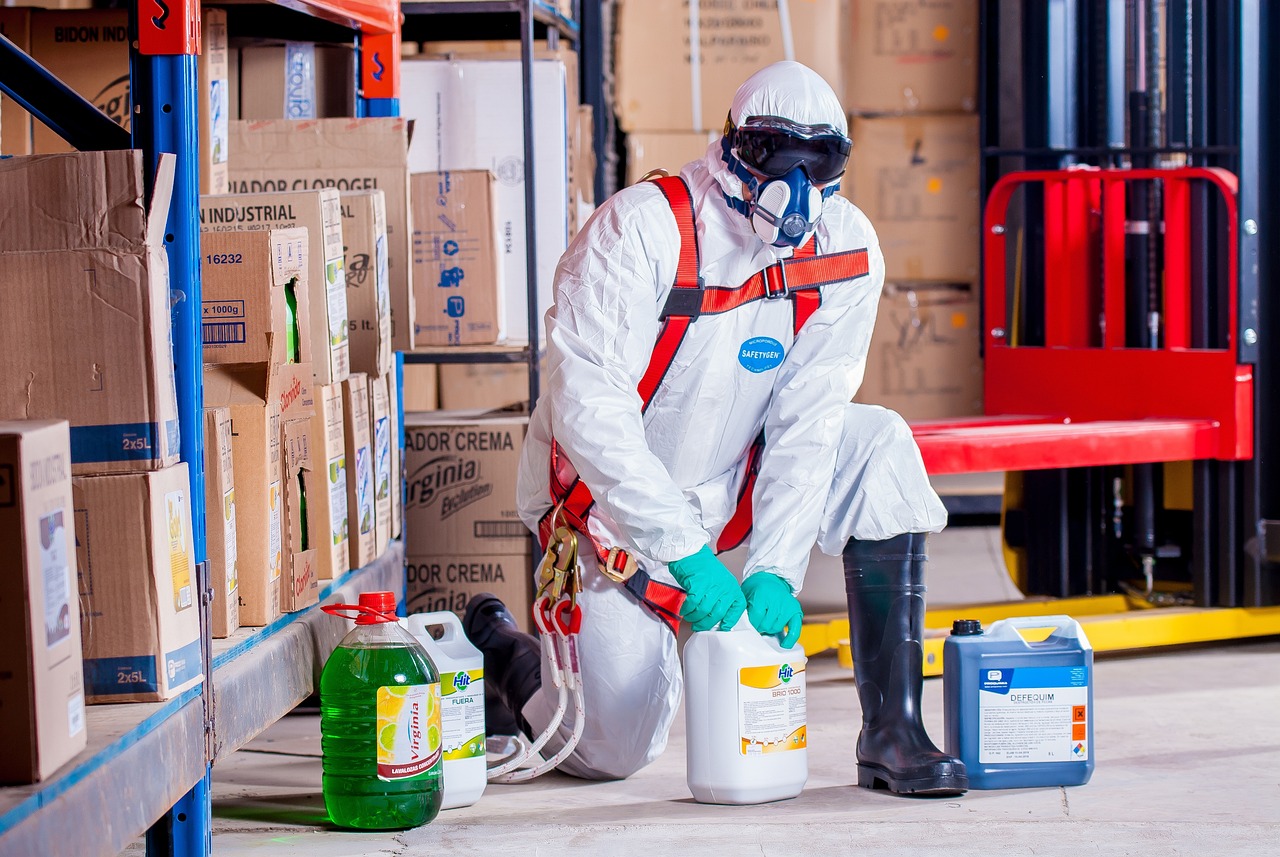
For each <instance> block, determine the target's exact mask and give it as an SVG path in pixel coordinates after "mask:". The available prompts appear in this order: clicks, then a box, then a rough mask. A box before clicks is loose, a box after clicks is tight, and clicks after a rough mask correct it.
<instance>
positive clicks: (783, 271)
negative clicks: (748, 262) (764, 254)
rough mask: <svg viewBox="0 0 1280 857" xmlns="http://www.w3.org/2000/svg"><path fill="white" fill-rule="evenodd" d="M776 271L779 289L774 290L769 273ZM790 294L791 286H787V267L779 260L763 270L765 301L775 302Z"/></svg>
mask: <svg viewBox="0 0 1280 857" xmlns="http://www.w3.org/2000/svg"><path fill="white" fill-rule="evenodd" d="M773 270H777V272H778V280H779V282H780V283H781V288H778V289H774V287H773V278H772V277H770V276H769V272H770V271H773ZM789 294H791V286H789V285H788V284H787V266H786V265H785V264H783V262H782V261H781V260H779V261H777V262H774V263H773V264H772V265H770V266H769V267H767V268H765V269H764V296H765V300H771V301H775V300H778V299H780V298H785V297H786V296H787V295H789Z"/></svg>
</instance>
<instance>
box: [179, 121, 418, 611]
mask: <svg viewBox="0 0 1280 857" xmlns="http://www.w3.org/2000/svg"><path fill="white" fill-rule="evenodd" d="M334 122H341V123H342V124H343V125H344V126H346V125H349V126H350V127H349V128H346V130H347V131H349V132H350V133H351V134H352V135H353V136H355V137H358V138H362V139H366V140H367V139H370V138H373V139H381V140H383V141H387V142H389V145H390V147H391V149H392V154H390V155H388V156H387V158H388V160H394V159H395V157H396V156H395V155H394V149H395V146H396V144H397V141H398V142H399V152H400V155H399V158H400V163H401V167H400V169H399V172H398V174H397V173H396V170H395V169H394V168H391V167H385V166H384V168H383V169H381V171H380V172H379V171H378V169H377V167H376V166H375V167H369V165H368V164H367V163H366V164H365V165H363V168H364V169H366V170H368V171H369V172H367V173H366V174H365V178H364V179H361V178H360V177H359V176H360V174H359V173H358V172H356V171H357V170H358V169H359V167H358V165H356V164H355V162H354V161H348V166H347V167H331V168H323V167H320V166H316V164H317V162H322V161H325V160H329V161H333V160H336V159H340V157H341V153H342V151H344V149H343V148H342V147H341V146H339V145H335V146H333V147H331V148H327V149H325V151H322V152H317V151H315V150H316V149H317V147H321V148H323V147H324V145H325V142H326V140H343V139H345V138H343V137H342V135H341V131H342V130H343V129H341V128H338V127H337V126H335V125H334V124H332V123H334ZM370 122H371V123H372V124H370ZM370 122H348V121H347V120H321V121H320V122H286V121H273V122H269V123H263V124H261V125H258V126H257V127H249V125H248V123H235V124H234V125H233V134H234V137H235V139H236V140H237V142H239V143H241V145H240V147H239V149H238V152H239V155H238V156H237V158H236V159H233V161H232V164H231V172H232V178H231V181H232V184H233V186H234V185H237V184H241V185H242V186H245V185H248V186H252V187H253V188H254V189H255V190H257V191H259V192H255V193H242V194H228V195H217V196H205V197H202V198H201V204H200V217H201V227H202V230H203V232H204V234H203V236H202V242H203V254H204V257H203V266H202V268H203V271H202V273H203V278H204V316H203V317H204V327H203V330H204V344H205V359H206V361H207V365H206V368H205V403H206V406H208V407H210V408H226V409H227V412H228V414H229V417H230V424H231V425H230V436H231V443H230V457H231V459H232V462H233V464H232V466H231V470H232V472H233V473H234V477H235V478H234V486H233V488H234V506H235V510H236V513H237V521H236V525H235V526H236V536H235V541H236V543H237V549H236V554H237V556H238V569H232V568H230V567H228V568H227V569H226V570H225V578H224V579H226V580H228V581H229V580H230V579H231V578H232V577H234V578H235V579H237V580H238V597H237V598H235V599H232V598H230V597H228V598H227V599H226V602H225V604H224V605H222V607H223V609H222V610H221V611H215V612H218V614H219V615H216V616H215V621H214V625H215V633H218V632H226V633H229V632H230V631H232V630H234V629H235V625H236V620H237V618H238V621H239V623H240V624H242V625H265V624H268V623H270V622H271V621H272V620H273V619H274V618H276V617H277V616H278V615H280V613H282V612H292V611H296V610H301V609H303V608H305V607H308V606H310V605H311V604H314V603H315V601H316V599H317V595H318V590H319V581H323V580H330V579H333V578H336V577H340V576H341V575H342V574H344V573H345V572H347V571H348V570H349V569H352V568H359V567H362V566H364V565H367V564H368V563H370V562H372V561H373V560H374V559H376V558H377V557H378V556H379V555H381V553H382V552H383V551H384V550H385V549H386V547H387V545H388V543H389V542H390V540H391V538H392V537H393V536H394V535H395V534H398V532H399V528H398V526H397V522H396V520H395V516H396V511H397V510H398V503H397V502H396V501H397V499H398V497H399V480H398V471H397V468H396V462H395V460H394V453H395V450H394V449H393V448H392V432H391V425H392V423H391V421H392V419H393V416H392V415H393V414H394V413H395V410H396V406H395V405H394V403H395V402H396V397H397V395H398V393H397V390H396V388H395V383H394V380H393V377H392V370H393V368H394V367H393V364H392V360H391V355H392V344H391V340H392V331H391V299H390V295H391V290H390V282H389V281H390V273H389V272H390V255H391V254H390V242H389V240H388V225H387V224H388V220H389V218H388V216H387V193H385V192H384V191H383V190H382V188H381V187H375V188H373V189H361V190H348V191H339V190H338V189H337V188H336V187H335V185H336V184H339V183H348V184H357V185H366V184H367V185H373V184H375V183H376V184H380V185H382V186H386V187H394V188H398V189H399V191H400V194H399V196H398V202H399V205H400V208H399V213H400V215H401V216H400V218H399V220H398V222H399V223H400V224H402V231H401V233H400V234H401V235H404V234H406V233H405V232H404V230H403V224H404V223H405V219H404V215H405V213H406V210H405V206H406V205H407V201H406V198H405V193H404V192H405V188H406V186H407V178H408V173H407V171H406V170H405V169H404V166H403V156H404V151H405V144H406V142H407V138H406V135H405V130H404V124H403V123H402V122H399V121H398V120H392V121H391V122H383V121H381V120H371V121H370ZM273 140H277V141H278V140H284V141H285V145H286V146H287V149H288V152H287V153H288V154H289V155H290V158H291V162H290V163H288V164H286V163H282V162H280V161H281V159H279V158H277V159H276V162H274V163H266V164H265V165H258V166H250V165H246V162H248V163H249V164H261V161H255V160H254V156H255V155H257V156H260V157H261V158H262V159H263V160H267V161H270V158H269V157H268V155H269V153H270V152H272V151H274V149H273V145H272V144H271V143H270V141H273ZM345 151H347V152H348V153H352V152H354V150H353V149H350V148H347V149H346V150H345ZM346 170H350V171H352V172H346ZM339 174H340V175H341V176H342V182H339V180H338V178H337V176H338V175H339ZM249 176H253V177H252V178H250V177H249ZM353 176H354V177H353ZM276 187H281V188H291V187H299V188H312V189H299V190H283V191H280V192H275V191H273V190H271V188H276ZM401 258H403V257H401ZM211 419H215V418H214V417H211ZM207 448H208V449H209V450H210V453H211V454H212V450H213V449H214V447H213V446H212V445H210V446H208V447H207ZM214 469H215V468H214V467H213V466H212V464H211V465H210V467H209V470H214ZM208 485H209V491H210V496H209V500H208V502H209V506H210V508H218V506H219V505H220V506H224V507H225V506H228V505H231V504H229V503H228V502H227V501H226V499H225V497H224V496H223V495H222V494H215V493H214V492H215V491H216V490H221V491H224V492H225V490H226V488H225V487H222V486H219V487H218V488H216V489H215V485H214V482H213V481H212V480H210V481H209V483H208ZM212 520H213V519H212V518H211V522H212ZM211 526H212V523H211ZM209 538H210V541H211V542H212V541H214V540H216V539H217V538H218V536H217V535H215V534H214V533H213V532H212V531H211V532H210V536H209ZM213 559H214V557H213V554H212V553H211V561H212V560H213ZM214 577H215V578H217V577H218V573H217V572H215V574H214ZM229 587H230V584H229V583H228V591H230V589H229ZM217 606H218V605H215V607H217ZM236 607H238V613H239V615H238V617H236V616H235V615H234V611H235V608H236Z"/></svg>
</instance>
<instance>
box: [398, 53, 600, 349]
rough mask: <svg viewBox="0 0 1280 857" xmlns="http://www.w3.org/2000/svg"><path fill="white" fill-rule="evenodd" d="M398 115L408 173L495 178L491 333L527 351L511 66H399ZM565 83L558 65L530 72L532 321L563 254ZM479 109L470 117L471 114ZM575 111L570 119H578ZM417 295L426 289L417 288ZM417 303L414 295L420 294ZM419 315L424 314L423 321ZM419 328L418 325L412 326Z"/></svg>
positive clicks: (520, 146)
mask: <svg viewBox="0 0 1280 857" xmlns="http://www.w3.org/2000/svg"><path fill="white" fill-rule="evenodd" d="M400 77H401V93H402V96H401V99H400V110H401V113H402V114H403V115H404V116H406V117H408V118H411V119H414V120H416V121H417V122H418V130H417V132H416V133H415V134H414V137H413V142H412V145H411V146H410V148H409V168H410V170H412V171H413V172H415V173H425V172H444V171H446V170H448V171H456V170H489V171H490V172H492V173H493V174H494V175H495V176H497V185H496V188H495V193H494V220H495V222H496V223H497V229H498V234H499V236H500V243H499V249H500V251H501V258H502V268H503V277H502V280H503V311H502V322H501V323H500V325H499V328H500V330H499V333H500V335H502V336H504V337H505V338H506V340H507V341H510V342H513V343H516V342H527V341H528V328H529V321H528V309H527V308H528V305H529V301H528V291H527V283H528V282H529V274H528V271H527V267H528V265H527V260H526V258H525V248H526V246H527V242H526V236H527V234H528V232H527V230H526V228H525V211H524V143H523V140H524V133H523V127H522V119H521V117H522V116H523V108H522V106H521V105H522V100H521V94H520V92H521V89H520V63H519V61H517V60H458V61H455V62H444V61H432V60H422V61H412V62H405V63H402V64H401V66H400ZM567 85H568V83H567V73H566V66H565V63H564V62H563V61H562V60H560V59H554V60H552V59H546V60H536V61H535V62H534V63H533V101H534V104H536V105H537V109H536V110H535V111H534V116H533V126H534V127H533V135H534V153H535V156H536V161H537V162H536V163H535V164H534V174H535V175H536V176H537V182H536V185H535V188H534V193H535V200H534V210H535V215H536V218H537V232H536V234H537V257H538V258H537V273H536V277H537V295H538V299H537V316H538V318H539V319H540V321H539V331H540V333H539V336H538V338H539V339H540V340H541V339H544V338H545V336H546V334H545V330H544V328H543V326H542V325H543V323H542V322H541V318H542V315H543V313H544V312H545V311H546V310H547V308H549V307H550V306H551V304H552V302H553V298H552V282H553V280H554V278H555V269H556V264H557V263H558V262H559V261H560V256H561V255H562V254H563V253H564V251H565V248H566V247H567V246H568V239H569V222H568V221H569V188H568V162H569V151H568V136H569V134H568V116H569V110H568V102H567V96H566V86H567ZM481 104H483V105H484V109H481V110H478V109H476V106H477V105H481ZM576 110H577V107H576V102H575V106H574V114H573V115H574V116H575V119H576V115H577V112H576ZM423 288H425V287H423ZM418 291H419V294H420V293H421V291H422V288H419V290H418ZM424 314H425V313H424ZM419 323H421V322H419Z"/></svg>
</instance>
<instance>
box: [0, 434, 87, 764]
mask: <svg viewBox="0 0 1280 857" xmlns="http://www.w3.org/2000/svg"><path fill="white" fill-rule="evenodd" d="M0 543H2V544H4V546H5V549H4V551H2V552H0V578H3V580H4V581H5V586H4V589H3V590H2V591H0V731H2V732H3V734H4V736H5V752H4V753H0V782H3V783H34V782H39V781H40V780H43V779H46V778H47V777H49V776H50V775H52V774H53V772H54V771H56V770H57V769H58V768H59V767H60V766H61V765H63V764H65V763H66V762H68V761H70V759H71V758H72V757H74V756H75V755H76V754H77V753H79V752H80V751H81V750H83V749H84V746H85V735H86V733H85V721H84V667H83V662H82V660H81V655H80V604H79V601H78V599H77V597H76V590H75V571H76V565H75V562H76V554H75V528H74V523H73V516H72V504H71V432H70V429H69V428H68V426H67V424H66V423H65V422H63V421H60V420H59V421H53V420H30V421H24V422H0Z"/></svg>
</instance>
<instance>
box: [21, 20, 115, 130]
mask: <svg viewBox="0 0 1280 857" xmlns="http://www.w3.org/2000/svg"><path fill="white" fill-rule="evenodd" d="M31 56H32V58H33V59H35V60H36V61H37V62H39V63H40V64H41V65H43V66H44V67H45V68H47V69H48V70H49V71H50V72H52V73H53V75H54V76H55V77H57V78H58V79H59V80H61V81H62V82H63V83H65V84H66V85H67V86H69V87H71V88H72V89H74V90H75V91H76V92H78V93H80V94H81V95H82V96H84V97H85V98H86V99H87V100H89V101H91V102H92V103H93V104H94V105H96V106H97V108H98V109H99V110H101V111H102V112H103V113H105V114H107V116H108V117H109V118H110V119H111V120H112V121H113V122H115V123H116V124H118V125H121V126H123V127H124V128H125V130H128V129H129V127H130V124H131V123H130V120H131V118H132V116H133V102H132V98H131V95H130V92H129V12H128V10H126V9H86V10H78V11H75V12H62V11H43V10H42V11H38V12H33V13H32V14H31ZM32 141H33V149H32V151H34V152H38V153H50V152H70V151H71V146H70V145H68V144H67V142H66V141H65V140H63V139H62V138H61V137H59V136H58V135H57V134H56V133H54V132H53V131H51V130H50V129H49V127H48V126H46V125H45V124H44V123H43V122H40V121H36V122H34V123H33V137H32Z"/></svg>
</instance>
